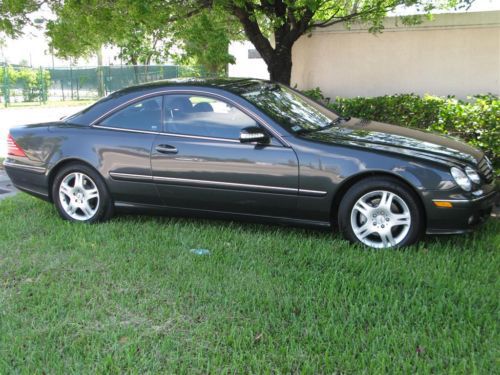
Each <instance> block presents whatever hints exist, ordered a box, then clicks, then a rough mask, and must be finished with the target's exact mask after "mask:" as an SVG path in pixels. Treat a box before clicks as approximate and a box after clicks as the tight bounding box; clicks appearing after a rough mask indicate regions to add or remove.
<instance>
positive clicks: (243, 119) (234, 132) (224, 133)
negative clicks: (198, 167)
mask: <svg viewBox="0 0 500 375" xmlns="http://www.w3.org/2000/svg"><path fill="white" fill-rule="evenodd" d="M249 126H258V124H257V122H255V121H254V120H253V119H252V118H251V117H249V116H247V115H246V114H245V113H243V112H242V111H240V110H239V109H237V108H236V107H233V106H231V105H230V104H228V103H225V102H222V101H220V100H217V99H213V98H210V97H201V96H195V95H167V96H165V131H166V132H167V133H174V134H186V135H197V136H204V137H214V138H231V139H238V138H239V137H240V131H241V129H243V128H246V127H249Z"/></svg>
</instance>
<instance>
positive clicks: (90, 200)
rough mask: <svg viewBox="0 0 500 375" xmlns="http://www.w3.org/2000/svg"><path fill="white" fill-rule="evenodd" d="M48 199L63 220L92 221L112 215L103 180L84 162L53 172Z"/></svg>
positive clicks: (109, 199)
mask: <svg viewBox="0 0 500 375" xmlns="http://www.w3.org/2000/svg"><path fill="white" fill-rule="evenodd" d="M52 199H53V201H54V204H55V206H56V208H57V211H58V212H59V215H60V216H61V217H62V218H63V219H65V220H69V221H76V222H86V223H94V222H97V221H105V220H107V219H109V218H110V217H111V216H112V215H113V203H112V201H111V197H110V195H109V193H108V190H107V188H106V185H105V184H104V181H103V180H102V178H101V176H100V175H99V174H98V173H97V172H96V171H94V170H93V169H92V168H90V167H88V166H86V165H84V164H77V163H74V164H69V165H67V166H65V167H63V168H62V169H61V170H60V171H59V172H58V173H57V175H56V177H55V179H54V183H53V185H52Z"/></svg>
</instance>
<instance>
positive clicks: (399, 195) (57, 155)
mask: <svg viewBox="0 0 500 375" xmlns="http://www.w3.org/2000/svg"><path fill="white" fill-rule="evenodd" d="M8 143H9V151H8V153H9V156H8V158H7V159H6V160H5V161H4V165H5V169H6V171H7V173H8V174H9V177H10V178H11V179H12V181H13V183H14V184H15V185H16V186H17V187H18V188H19V189H20V190H23V191H26V192H28V193H30V194H33V195H35V196H37V197H40V198H43V199H46V200H48V201H50V202H53V203H54V204H55V206H56V207H57V209H58V211H59V213H60V214H61V216H62V217H63V218H64V219H67V220H73V221H83V222H95V221H100V220H105V219H108V218H110V217H111V215H112V214H113V212H114V211H115V210H120V209H126V210H134V209H138V210H145V209H148V210H157V211H161V212H167V213H172V214H192V215H210V216H217V217H229V218H234V219H237V218H238V219H244V218H249V219H258V220H266V221H281V222H289V223H294V222H295V223H301V224H313V225H320V226H332V227H334V228H336V227H338V228H339V229H340V231H341V232H342V233H343V235H344V236H345V237H346V238H347V239H349V240H350V241H353V242H361V243H363V244H365V245H368V246H371V247H374V248H383V247H393V246H405V245H409V244H412V243H415V242H416V241H417V240H418V239H419V238H420V236H421V235H422V234H423V233H425V232H427V233H462V232H466V231H469V230H471V229H472V228H473V227H474V226H475V225H476V224H478V223H480V222H482V221H483V220H484V219H486V218H487V217H488V216H489V215H490V212H491V209H492V206H493V202H494V199H495V189H494V176H493V168H492V165H491V163H490V162H489V160H488V159H487V158H486V156H485V155H484V154H483V153H482V152H481V151H479V150H477V149H475V148H473V147H471V146H469V145H467V144H465V143H462V142H460V141H458V140H456V139H453V138H450V137H444V136H438V135H435V134H431V133H428V132H423V131H418V130H412V129H407V128H403V127H398V126H393V125H387V124H382V123H377V122H372V121H365V120H359V119H355V118H342V117H339V116H338V115H336V114H335V113H333V112H331V111H330V110H328V109H327V108H325V107H323V106H322V105H320V104H318V103H316V102H314V101H312V100H310V99H308V98H306V97H304V96H303V95H301V94H300V93H298V92H296V91H295V90H292V89H290V88H288V87H285V86H283V85H280V84H277V83H273V82H267V81H260V80H251V79H224V80H184V81H179V80H176V81H161V82H155V83H150V84H146V85H140V86H135V87H130V88H127V89H124V90H121V91H118V92H115V93H113V94H111V95H109V96H108V97H106V98H104V99H102V100H100V101H98V102H97V103H95V104H94V105H92V106H90V107H89V108H87V109H85V110H83V111H81V112H79V113H77V114H75V115H73V116H71V117H68V118H66V119H64V120H62V121H59V122H52V123H43V124H35V125H26V126H24V127H19V128H14V129H11V131H10V134H9V139H8Z"/></svg>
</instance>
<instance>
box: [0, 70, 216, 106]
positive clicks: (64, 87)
mask: <svg viewBox="0 0 500 375" xmlns="http://www.w3.org/2000/svg"><path fill="white" fill-rule="evenodd" d="M205 76H207V74H206V73H205V71H204V70H203V69H202V68H201V67H192V66H178V65H141V66H128V65H127V66H101V67H62V68H44V67H40V68H32V67H25V66H16V65H5V64H4V65H0V79H1V86H0V88H1V96H0V101H1V103H2V105H4V106H6V107H7V106H12V105H23V104H26V103H35V102H38V103H45V102H47V101H61V100H88V99H97V98H100V97H102V96H105V95H107V94H109V93H111V92H113V91H116V90H119V89H121V88H124V87H127V86H131V85H135V84H140V83H145V82H151V81H157V80H161V79H169V78H178V77H205Z"/></svg>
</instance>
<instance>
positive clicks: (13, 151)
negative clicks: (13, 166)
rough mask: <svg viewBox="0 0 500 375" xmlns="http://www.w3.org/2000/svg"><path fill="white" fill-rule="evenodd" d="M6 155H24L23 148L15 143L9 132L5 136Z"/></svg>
mask: <svg viewBox="0 0 500 375" xmlns="http://www.w3.org/2000/svg"><path fill="white" fill-rule="evenodd" d="M7 155H11V156H22V157H26V154H25V153H24V151H23V149H22V148H21V147H19V146H18V145H17V143H16V141H14V138H12V136H11V135H10V134H9V135H8V136H7Z"/></svg>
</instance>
